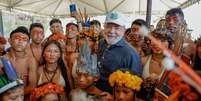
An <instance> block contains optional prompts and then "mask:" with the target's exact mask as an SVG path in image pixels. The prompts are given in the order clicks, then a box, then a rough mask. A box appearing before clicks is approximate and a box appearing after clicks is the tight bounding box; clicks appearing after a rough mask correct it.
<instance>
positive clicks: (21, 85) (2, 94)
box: [0, 84, 24, 101]
mask: <svg viewBox="0 0 201 101" xmlns="http://www.w3.org/2000/svg"><path fill="white" fill-rule="evenodd" d="M20 87H24V85H23V84H19V85H17V86H14V87H12V88H10V89H8V90H7V91H5V92H3V93H1V94H0V101H2V98H3V96H5V95H6V94H9V91H13V90H16V89H18V88H20Z"/></svg>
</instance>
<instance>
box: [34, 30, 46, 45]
mask: <svg viewBox="0 0 201 101" xmlns="http://www.w3.org/2000/svg"><path fill="white" fill-rule="evenodd" d="M31 38H32V41H33V42H34V43H37V44H40V43H41V42H42V40H43V38H44V31H43V29H42V28H39V27H35V28H33V29H32V31H31Z"/></svg>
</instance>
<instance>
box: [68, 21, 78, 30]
mask: <svg viewBox="0 0 201 101" xmlns="http://www.w3.org/2000/svg"><path fill="white" fill-rule="evenodd" d="M71 25H74V26H75V27H77V29H78V25H77V24H75V23H72V22H70V23H68V24H66V28H67V27H69V26H71Z"/></svg>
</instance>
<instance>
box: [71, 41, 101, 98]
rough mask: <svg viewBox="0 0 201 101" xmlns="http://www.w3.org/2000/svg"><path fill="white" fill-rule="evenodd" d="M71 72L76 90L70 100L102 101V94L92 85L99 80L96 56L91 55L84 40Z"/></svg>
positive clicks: (72, 92)
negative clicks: (72, 72)
mask: <svg viewBox="0 0 201 101" xmlns="http://www.w3.org/2000/svg"><path fill="white" fill-rule="evenodd" d="M73 71H75V72H74V77H75V81H76V89H74V90H72V91H71V95H70V97H71V100H72V101H102V99H101V95H102V94H104V93H103V92H102V91H101V90H99V89H98V88H96V87H95V86H94V83H95V82H96V81H97V80H98V79H99V71H98V68H97V56H96V54H91V50H90V48H89V45H88V41H86V40H85V42H84V45H83V46H82V48H81V51H80V55H79V58H78V60H77V64H76V65H75V67H74V70H73Z"/></svg>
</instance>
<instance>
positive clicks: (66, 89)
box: [42, 40, 71, 96]
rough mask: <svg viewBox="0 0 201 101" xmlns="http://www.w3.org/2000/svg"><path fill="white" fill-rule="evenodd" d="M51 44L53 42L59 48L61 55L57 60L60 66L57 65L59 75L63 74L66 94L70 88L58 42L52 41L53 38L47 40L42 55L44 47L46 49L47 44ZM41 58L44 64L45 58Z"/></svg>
mask: <svg viewBox="0 0 201 101" xmlns="http://www.w3.org/2000/svg"><path fill="white" fill-rule="evenodd" d="M51 44H55V45H56V46H57V47H58V48H59V51H60V53H61V56H60V58H59V60H58V64H59V65H60V66H59V67H60V68H59V69H60V70H61V75H62V76H63V78H64V81H65V84H66V87H64V89H65V92H66V95H67V96H68V95H69V93H70V90H71V89H70V82H69V80H68V76H67V69H66V66H65V64H64V61H63V59H62V48H61V45H60V43H59V42H57V41H54V40H51V41H48V42H47V43H46V44H45V46H44V48H43V52H42V55H43V54H44V51H45V49H46V48H47V47H48V46H49V45H51ZM43 60H44V64H45V63H46V60H45V59H44V57H43Z"/></svg>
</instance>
